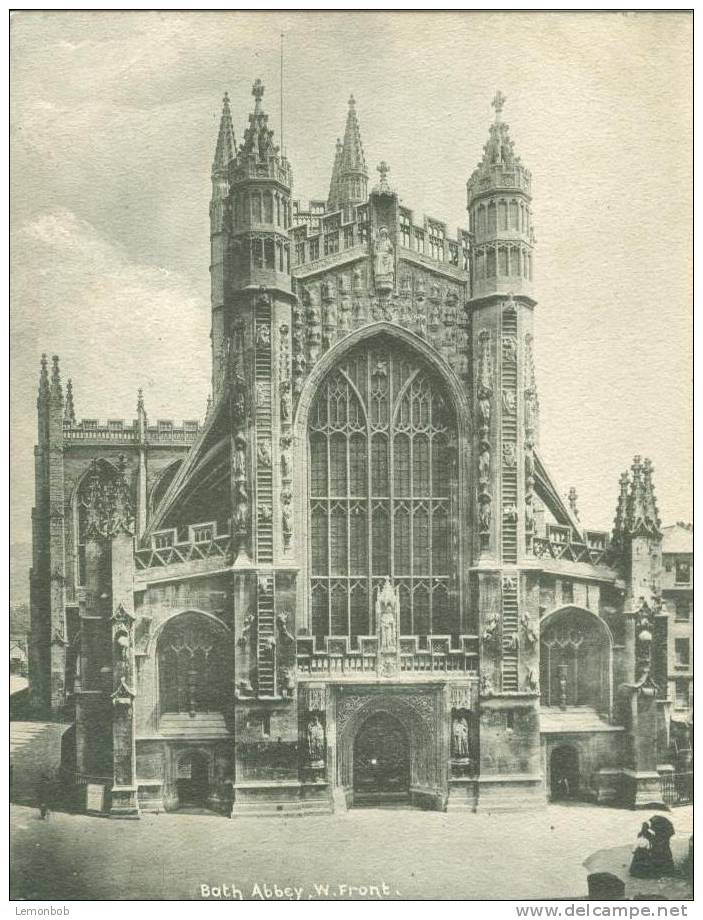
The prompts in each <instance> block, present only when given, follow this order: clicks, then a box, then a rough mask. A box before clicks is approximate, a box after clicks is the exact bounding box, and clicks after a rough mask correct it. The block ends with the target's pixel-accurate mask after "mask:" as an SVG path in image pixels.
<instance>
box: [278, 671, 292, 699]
mask: <svg viewBox="0 0 703 920" xmlns="http://www.w3.org/2000/svg"><path fill="white" fill-rule="evenodd" d="M281 677H282V680H281V685H282V686H281V689H282V696H283V698H284V699H286V700H289V699H292V697H293V693H294V692H295V671H294V670H293V668H283V670H282V671H281Z"/></svg>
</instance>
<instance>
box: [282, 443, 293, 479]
mask: <svg viewBox="0 0 703 920" xmlns="http://www.w3.org/2000/svg"><path fill="white" fill-rule="evenodd" d="M290 445H291V439H290V438H289V437H284V438H281V479H283V480H284V482H286V481H289V480H291V479H292V478H293V451H292V450H291V446H290Z"/></svg>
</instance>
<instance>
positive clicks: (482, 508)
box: [478, 499, 491, 533]
mask: <svg viewBox="0 0 703 920" xmlns="http://www.w3.org/2000/svg"><path fill="white" fill-rule="evenodd" d="M478 526H479V530H480V531H481V533H488V532H489V531H490V529H491V502H490V499H489V500H488V501H482V502H481V503H480V505H479V507H478Z"/></svg>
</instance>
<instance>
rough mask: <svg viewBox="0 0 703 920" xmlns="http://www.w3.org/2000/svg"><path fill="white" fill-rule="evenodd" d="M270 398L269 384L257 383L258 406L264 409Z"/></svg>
mask: <svg viewBox="0 0 703 920" xmlns="http://www.w3.org/2000/svg"><path fill="white" fill-rule="evenodd" d="M268 398H269V384H267V383H257V384H256V405H257V406H260V407H263V406H265V405H266V404H267V403H268Z"/></svg>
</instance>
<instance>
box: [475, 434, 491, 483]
mask: <svg viewBox="0 0 703 920" xmlns="http://www.w3.org/2000/svg"><path fill="white" fill-rule="evenodd" d="M490 475H491V453H490V451H489V450H488V444H487V443H486V442H485V441H483V442H482V444H481V453H480V454H479V455H478V480H479V482H488V480H489V478H490Z"/></svg>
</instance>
